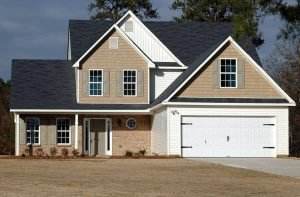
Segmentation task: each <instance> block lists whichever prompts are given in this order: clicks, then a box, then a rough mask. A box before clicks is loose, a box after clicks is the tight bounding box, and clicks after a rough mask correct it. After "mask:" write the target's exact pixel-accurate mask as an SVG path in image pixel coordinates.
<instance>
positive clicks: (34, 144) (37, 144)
mask: <svg viewBox="0 0 300 197" xmlns="http://www.w3.org/2000/svg"><path fill="white" fill-rule="evenodd" d="M28 119H35V120H38V123H39V130H38V132H39V143H34V142H33V143H31V144H32V145H33V146H39V145H41V121H40V118H38V117H28V118H26V119H25V121H26V129H25V138H26V144H27V145H29V144H30V143H27V120H28ZM35 131H36V130H34V131H33V132H35Z"/></svg>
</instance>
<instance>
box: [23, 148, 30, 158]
mask: <svg viewBox="0 0 300 197" xmlns="http://www.w3.org/2000/svg"><path fill="white" fill-rule="evenodd" d="M29 152H30V151H29V148H26V149H25V150H24V153H23V155H24V156H29Z"/></svg>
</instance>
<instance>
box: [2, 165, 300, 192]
mask: <svg viewBox="0 0 300 197" xmlns="http://www.w3.org/2000/svg"><path fill="white" fill-rule="evenodd" d="M0 196H125V197H126V196H128V197H135V196H147V197H153V196H163V197H165V196H172V197H176V196H188V197H193V196H197V197H198V196H231V197H234V196H272V197H275V196H300V181H299V180H298V179H293V178H289V177H283V176H276V175H271V174H266V173H261V172H255V171H251V170H245V169H238V168H232V167H225V166H221V165H216V164H210V163H206V162H201V161H191V160H184V159H95V160H80V159H79V160H23V159H19V160H14V159H0Z"/></svg>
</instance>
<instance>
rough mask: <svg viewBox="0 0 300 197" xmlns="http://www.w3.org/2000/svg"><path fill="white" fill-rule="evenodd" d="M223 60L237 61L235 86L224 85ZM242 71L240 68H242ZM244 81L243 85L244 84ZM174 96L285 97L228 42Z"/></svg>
mask: <svg viewBox="0 0 300 197" xmlns="http://www.w3.org/2000/svg"><path fill="white" fill-rule="evenodd" d="M220 60H224V61H226V60H234V61H236V63H237V73H236V76H237V78H236V82H237V87H236V88H221V85H220V77H219V76H220V70H219V69H218V67H220V65H219V64H220ZM240 70H241V71H240ZM242 83H243V84H242ZM241 84H242V86H241ZM174 98H260V99H262V98H276V99H278V98H281V99H282V98H284V97H283V95H281V94H280V92H278V90H277V89H276V88H275V87H273V86H272V84H271V83H270V81H268V80H267V79H266V78H265V77H264V76H263V75H262V74H261V72H260V71H259V70H258V69H257V68H256V67H255V65H253V63H251V62H250V61H249V60H248V59H247V58H246V57H245V56H244V55H243V54H242V53H241V52H240V51H239V50H238V49H237V48H236V47H235V46H234V45H233V43H231V42H229V43H227V45H226V46H225V47H224V48H222V49H221V50H220V51H219V52H218V54H217V55H216V56H215V57H214V58H213V59H212V60H211V61H210V62H209V63H208V64H206V65H205V66H204V67H203V68H202V69H200V70H199V71H198V72H197V73H196V74H195V75H194V76H193V77H192V78H191V79H190V80H189V82H187V83H186V84H185V86H184V87H183V88H182V89H181V90H180V91H179V92H178V93H177V94H176V95H175V96H174V97H173V99H174Z"/></svg>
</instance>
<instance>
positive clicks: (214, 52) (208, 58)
mask: <svg viewBox="0 0 300 197" xmlns="http://www.w3.org/2000/svg"><path fill="white" fill-rule="evenodd" d="M229 40H230V37H228V38H226V39H225V40H224V41H223V42H222V43H221V44H220V45H219V46H218V47H217V48H216V49H215V50H214V51H213V52H212V53H211V54H210V55H209V56H208V57H207V58H206V59H205V60H204V62H203V63H202V64H201V65H200V66H198V68H197V69H196V70H194V72H193V73H192V74H191V75H190V76H189V77H187V78H186V79H185V81H184V82H183V83H182V84H180V85H179V86H178V87H177V89H176V90H175V91H174V92H173V93H172V94H171V95H170V96H169V97H168V98H167V99H166V101H169V100H170V99H171V98H172V97H173V96H174V95H175V94H176V93H177V92H178V91H179V90H180V89H181V88H182V87H183V86H184V85H185V84H186V83H187V82H188V81H189V80H190V79H191V78H192V77H193V76H194V75H195V74H196V73H197V72H198V71H199V70H200V69H201V68H202V67H203V66H204V65H205V64H206V63H207V62H208V61H209V60H210V59H211V58H212V57H213V56H214V55H215V54H216V53H217V52H218V51H219V50H220V49H221V48H222V47H223V46H224V45H225V44H226V43H227V42H228V41H229Z"/></svg>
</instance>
